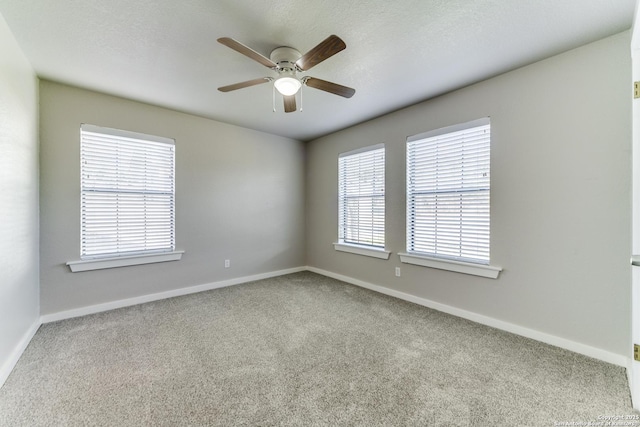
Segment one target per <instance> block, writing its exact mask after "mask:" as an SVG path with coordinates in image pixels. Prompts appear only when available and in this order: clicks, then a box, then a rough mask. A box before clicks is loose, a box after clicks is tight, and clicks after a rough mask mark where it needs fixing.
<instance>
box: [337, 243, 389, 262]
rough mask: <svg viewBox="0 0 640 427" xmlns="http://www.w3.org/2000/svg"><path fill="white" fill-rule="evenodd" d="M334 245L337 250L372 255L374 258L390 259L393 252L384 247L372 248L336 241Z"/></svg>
mask: <svg viewBox="0 0 640 427" xmlns="http://www.w3.org/2000/svg"><path fill="white" fill-rule="evenodd" d="M333 247H334V249H335V250H336V251H340V252H349V253H352V254H356V255H364V256H370V257H373V258H380V259H389V256H390V255H391V252H389V251H385V250H384V249H377V248H372V247H369V246H360V245H351V244H347V243H334V244H333Z"/></svg>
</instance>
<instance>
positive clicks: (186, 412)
mask: <svg viewBox="0 0 640 427" xmlns="http://www.w3.org/2000/svg"><path fill="white" fill-rule="evenodd" d="M616 415H619V416H624V415H630V416H631V417H635V416H636V415H637V413H634V412H633V411H632V409H631V402H630V397H629V391H628V386H627V379H626V376H625V371H624V369H622V368H620V367H617V366H613V365H609V364H606V363H602V362H599V361H596V360H593V359H590V358H588V357H584V356H581V355H578V354H574V353H571V352H568V351H565V350H562V349H559V348H555V347H551V346H548V345H545V344H541V343H538V342H535V341H532V340H529V339H526V338H522V337H519V336H516V335H512V334H509V333H506V332H502V331H499V330H496V329H492V328H489V327H486V326H482V325H478V324H475V323H472V322H469V321H466V320H463V319H459V318H456V317H453V316H450V315H447V314H443V313H440V312H437V311H434V310H430V309H427V308H424V307H421V306H418V305H414V304H411V303H407V302H404V301H401V300H397V299H394V298H390V297H387V296H384V295H381V294H378V293H375V292H371V291H368V290H366V289H361V288H358V287H355V286H352V285H348V284H345V283H342V282H339V281H336V280H333V279H329V278H326V277H323V276H319V275H316V274H313V273H308V272H305V273H296V274H292V275H288V276H283V277H278V278H273V279H267V280H262V281H259V282H253V283H248V284H243V285H238V286H233V287H229V288H224V289H218V290H214V291H209V292H204V293H199V294H194V295H189V296H184V297H179V298H173V299H170V300H164V301H158V302H153V303H148V304H143V305H139V306H134V307H128V308H124V309H119V310H114V311H111V312H107V313H101V314H95V315H91V316H86V317H82V318H77V319H70V320H65V321H61V322H57V323H51V324H46V325H43V326H42V327H41V328H40V330H39V331H38V333H37V334H36V336H35V337H34V339H33V340H32V342H31V344H30V345H29V347H28V348H27V350H26V351H25V353H24V355H23V356H22V358H21V359H20V361H19V362H18V364H17V366H16V368H15V369H14V371H13V373H12V374H11V376H10V377H9V379H8V380H7V382H6V384H5V386H4V387H3V388H2V389H0V425H2V426H12V427H13V426H30V427H31V426H90V425H91V426H93V425H96V426H98V425H99V426H183V425H184V426H187V425H188V426H208V425H212V426H218V425H219V426H231V425H261V426H268V425H291V426H294V425H295V426H309V425H331V426H333V425H341V426H354V425H361V426H375V425H403V426H404V425H408V426H554V425H561V424H560V423H562V422H574V423H584V424H574V425H587V423H588V422H589V421H593V422H598V421H603V418H602V417H606V416H616ZM628 425H640V423H636V424H628Z"/></svg>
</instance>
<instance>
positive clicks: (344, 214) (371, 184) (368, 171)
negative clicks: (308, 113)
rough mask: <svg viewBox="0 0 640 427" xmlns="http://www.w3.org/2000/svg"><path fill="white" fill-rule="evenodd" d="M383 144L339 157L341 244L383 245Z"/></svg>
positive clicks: (381, 246)
mask: <svg viewBox="0 0 640 427" xmlns="http://www.w3.org/2000/svg"><path fill="white" fill-rule="evenodd" d="M384 210H385V205H384V145H383V144H378V145H375V146H372V147H367V148H366V149H364V150H356V151H350V152H348V153H343V154H341V155H340V156H339V157H338V212H339V215H338V217H339V218H338V224H339V228H338V238H339V242H340V243H348V244H356V245H366V246H372V247H375V248H384Z"/></svg>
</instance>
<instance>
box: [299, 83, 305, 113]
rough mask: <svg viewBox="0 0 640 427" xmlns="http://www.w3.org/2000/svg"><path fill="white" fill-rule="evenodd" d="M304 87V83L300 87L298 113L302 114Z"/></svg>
mask: <svg viewBox="0 0 640 427" xmlns="http://www.w3.org/2000/svg"><path fill="white" fill-rule="evenodd" d="M303 87H304V83H303V84H302V86H300V112H301V113H302V88H303Z"/></svg>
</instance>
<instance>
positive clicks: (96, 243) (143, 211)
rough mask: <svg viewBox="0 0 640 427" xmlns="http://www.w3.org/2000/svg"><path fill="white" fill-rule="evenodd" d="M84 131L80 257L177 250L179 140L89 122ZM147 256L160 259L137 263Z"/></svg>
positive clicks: (81, 146)
mask: <svg viewBox="0 0 640 427" xmlns="http://www.w3.org/2000/svg"><path fill="white" fill-rule="evenodd" d="M80 135H81V138H80V157H81V232H80V238H81V244H80V258H81V259H82V260H84V261H86V260H99V259H104V258H118V257H137V256H149V255H154V254H166V253H174V250H175V208H174V204H175V164H174V163H175V159H174V149H175V144H174V141H173V140H172V139H168V138H162V137H156V136H151V135H144V134H138V133H133V132H127V131H121V130H117V129H109V128H101V127H97V126H92V125H86V124H83V125H82V126H81V128H80ZM178 259H179V258H178ZM159 260H160V261H167V260H173V259H167V258H166V257H165V258H161V259H159ZM146 262H158V261H154V260H152V259H151V260H147V261H142V262H133V264H139V263H146ZM79 263H82V261H80V262H79ZM71 264H74V263H69V265H70V266H71V267H72V270H74V268H73V266H72V265H71ZM120 265H122V264H118V265H112V266H120ZM126 265H129V264H126ZM97 268H107V267H97ZM89 269H93V268H89ZM74 271H75V270H74Z"/></svg>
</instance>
